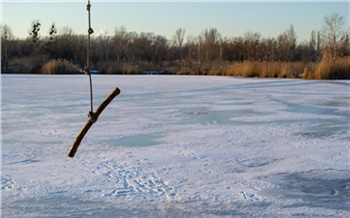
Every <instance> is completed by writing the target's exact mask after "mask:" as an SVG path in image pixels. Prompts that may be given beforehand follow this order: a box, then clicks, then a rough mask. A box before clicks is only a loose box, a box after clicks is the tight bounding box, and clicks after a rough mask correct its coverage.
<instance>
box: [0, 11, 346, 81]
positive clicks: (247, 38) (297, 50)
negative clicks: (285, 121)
mask: <svg viewBox="0 0 350 218" xmlns="http://www.w3.org/2000/svg"><path fill="white" fill-rule="evenodd" d="M324 21H325V24H324V26H323V29H322V30H320V31H311V34H310V40H309V41H307V42H306V41H305V42H302V43H299V44H298V43H297V36H296V32H295V30H294V26H293V25H290V27H289V28H287V29H286V30H285V31H284V32H282V33H281V34H280V35H278V36H277V37H271V38H264V37H262V36H261V34H259V33H253V32H248V33H246V34H244V36H239V37H223V36H222V35H221V34H220V33H219V32H218V30H217V29H216V28H210V29H205V30H203V31H202V33H201V34H200V35H198V36H188V37H186V38H185V33H186V31H185V29H183V28H179V29H177V30H176V31H175V34H174V36H173V38H172V39H171V40H169V39H167V38H165V37H164V36H160V35H156V34H154V33H144V32H142V33H136V32H128V31H127V30H126V28H125V27H123V26H122V27H120V28H116V29H115V32H114V35H100V36H96V37H92V42H91V51H90V53H91V56H90V60H91V66H92V69H98V70H99V71H100V72H101V73H106V74H137V73H144V72H149V71H157V72H162V73H168V74H191V75H232V76H246V77H289V78H300V77H302V78H308V79H349V78H350V46H349V31H344V24H345V20H344V18H343V17H342V16H340V15H339V14H337V13H334V14H332V15H329V16H325V18H324ZM40 27H41V24H40V21H39V20H36V21H33V22H32V26H31V28H30V31H29V36H28V37H27V38H26V39H17V38H15V37H14V36H13V34H12V31H11V28H10V27H8V26H6V25H4V26H2V35H1V39H2V40H1V46H2V53H1V70H2V72H3V73H43V74H63V73H65V74H66V73H74V72H76V71H77V70H79V69H82V68H84V66H86V48H87V39H86V36H84V35H76V34H74V33H73V30H72V29H70V28H69V27H64V28H62V29H61V30H60V31H59V32H58V31H57V27H56V26H55V24H52V26H51V28H50V31H49V33H48V34H47V36H40Z"/></svg>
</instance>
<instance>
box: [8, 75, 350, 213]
mask: <svg viewBox="0 0 350 218" xmlns="http://www.w3.org/2000/svg"><path fill="white" fill-rule="evenodd" d="M92 79H93V91H94V108H95V109H96V107H97V106H98V105H99V104H100V103H101V102H102V101H103V99H104V98H105V97H107V95H108V94H109V93H110V92H111V91H112V90H113V89H114V87H116V86H117V87H119V88H120V89H121V94H120V95H119V96H117V97H116V98H115V99H114V100H113V101H112V102H111V104H110V105H109V106H108V107H107V108H106V109H105V111H104V112H103V113H102V114H101V116H100V117H99V120H98V121H97V122H96V123H95V124H94V125H93V126H92V128H91V129H90V131H89V132H88V133H87V135H86V136H85V138H84V140H83V141H82V143H81V145H80V147H79V149H78V151H77V154H76V156H75V157H74V158H69V157H67V152H68V150H69V148H70V146H71V144H72V143H73V141H74V139H75V137H76V135H77V134H78V132H79V131H80V129H81V128H82V127H83V125H84V124H85V122H86V120H87V113H88V111H89V109H90V98H89V82H88V77H87V76H84V75H74V76H72V75H67V76H43V75H2V176H1V184H2V185H1V194H2V216H3V217H226V216H227V217H294V216H297V217H298V216H307V217H327V216H336V217H349V216H350V164H349V159H350V147H349V141H350V135H349V129H350V128H349V127H350V122H349V121H350V113H349V111H350V107H349V102H350V101H349V100H350V99H349V98H350V94H349V93H350V82H349V81H305V80H291V79H241V78H232V77H205V76H201V77H195V76H107V75H93V78H92Z"/></svg>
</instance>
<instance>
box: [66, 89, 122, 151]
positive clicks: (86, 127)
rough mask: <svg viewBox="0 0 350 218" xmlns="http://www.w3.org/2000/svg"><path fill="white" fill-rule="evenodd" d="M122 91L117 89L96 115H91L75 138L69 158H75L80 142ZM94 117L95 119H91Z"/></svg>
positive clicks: (98, 109)
mask: <svg viewBox="0 0 350 218" xmlns="http://www.w3.org/2000/svg"><path fill="white" fill-rule="evenodd" d="M119 93H120V90H119V89H118V88H117V87H116V88H115V89H114V90H113V91H112V92H111V93H110V94H109V96H108V97H107V98H106V99H105V100H104V101H103V102H102V104H101V105H100V106H99V107H98V108H97V110H96V112H95V113H92V114H91V113H90V116H89V119H88V121H87V122H86V123H85V125H84V127H83V128H82V129H81V130H80V132H79V134H78V135H77V137H76V138H75V141H74V142H73V144H72V147H71V148H70V150H69V152H68V156H69V157H74V155H75V153H76V152H77V150H78V147H79V145H80V142H81V141H82V140H83V138H84V136H85V134H86V133H87V132H88V131H89V129H90V127H91V126H92V124H94V123H95V122H96V121H97V119H98V117H99V116H100V114H101V113H102V111H103V110H104V109H105V108H106V107H107V105H108V104H109V103H110V102H111V101H112V100H113V99H114V97H115V96H117V95H119ZM91 116H93V117H91Z"/></svg>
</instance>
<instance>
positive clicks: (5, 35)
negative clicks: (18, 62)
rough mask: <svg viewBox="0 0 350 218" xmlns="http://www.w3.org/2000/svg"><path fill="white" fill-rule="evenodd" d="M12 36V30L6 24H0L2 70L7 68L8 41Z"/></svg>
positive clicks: (9, 51)
mask: <svg viewBox="0 0 350 218" xmlns="http://www.w3.org/2000/svg"><path fill="white" fill-rule="evenodd" d="M13 38H14V36H13V33H12V30H11V28H10V27H9V26H7V25H6V24H5V25H3V26H1V48H2V52H1V69H2V71H7V70H8V60H9V58H10V55H11V49H10V42H11V40H13Z"/></svg>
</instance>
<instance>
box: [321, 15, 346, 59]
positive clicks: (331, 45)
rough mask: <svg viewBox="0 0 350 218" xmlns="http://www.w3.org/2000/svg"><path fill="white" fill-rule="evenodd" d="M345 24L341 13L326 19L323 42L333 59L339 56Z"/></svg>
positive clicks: (327, 16) (328, 16)
mask: <svg viewBox="0 0 350 218" xmlns="http://www.w3.org/2000/svg"><path fill="white" fill-rule="evenodd" d="M344 24H345V19H344V17H343V16H341V15H340V14H339V13H333V14H331V15H326V16H325V17H324V26H323V29H322V41H323V43H324V48H325V49H326V50H327V51H328V52H329V54H330V55H331V57H333V58H336V57H337V56H338V55H339V54H338V52H339V51H338V48H339V45H338V44H339V41H340V39H341V37H342V35H343V28H344Z"/></svg>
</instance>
